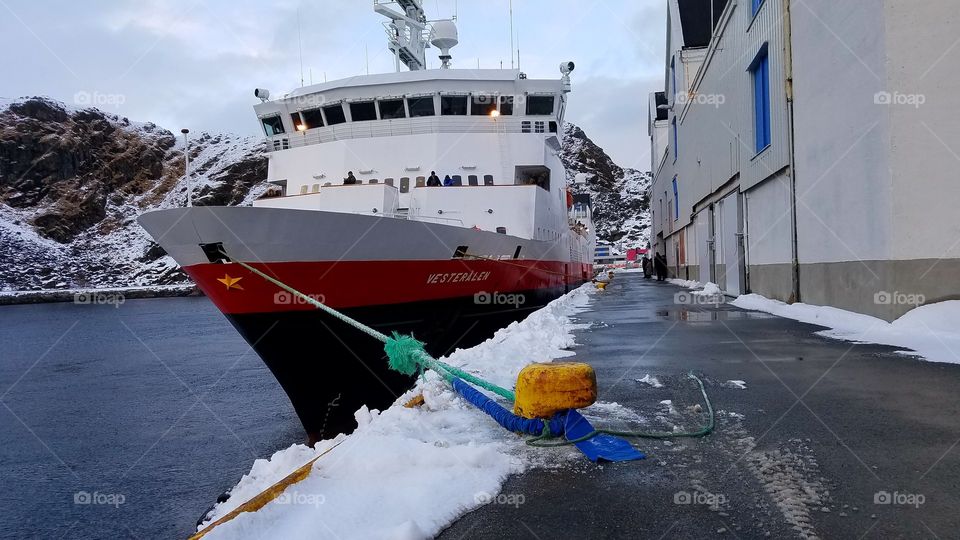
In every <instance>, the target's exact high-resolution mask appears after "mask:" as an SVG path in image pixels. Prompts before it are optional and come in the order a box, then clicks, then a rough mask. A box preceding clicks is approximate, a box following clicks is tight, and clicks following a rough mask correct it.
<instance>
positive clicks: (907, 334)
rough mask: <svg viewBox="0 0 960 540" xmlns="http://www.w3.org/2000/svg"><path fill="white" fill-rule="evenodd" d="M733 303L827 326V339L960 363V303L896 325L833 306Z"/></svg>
mask: <svg viewBox="0 0 960 540" xmlns="http://www.w3.org/2000/svg"><path fill="white" fill-rule="evenodd" d="M732 304H733V305H735V306H737V307H739V308H743V309H750V310H754V311H763V312H766V313H772V314H774V315H777V316H780V317H786V318H788V319H794V320H797V321H800V322H805V323H809V324H816V325H820V326H825V327H827V328H829V330H823V331H821V332H818V334H820V335H823V336H827V337H832V338H836V339H843V340H847V341H854V342H861V343H877V344H880V345H890V346H893V347H902V348H905V349H911V350H912V351H915V352H916V353H917V354H919V355H920V356H923V357H924V358H926V359H927V360H930V361H931V362H946V363H951V364H957V363H960V300H948V301H946V302H939V303H936V304H930V305H927V306H920V307H918V308H915V309H913V310H911V311H910V312H909V313H907V314H906V315H904V316H902V317H900V318H899V319H897V320H896V321H893V322H892V323H888V322H886V321H884V320H882V319H878V318H876V317H871V316H869V315H863V314H861V313H854V312H852V311H846V310H843V309H838V308H834V307H829V306H813V305H809V304H800V303H797V304H785V303H783V302H779V301H777V300H771V299H769V298H765V297H763V296H760V295H758V294H747V295H744V296H741V297H739V298H737V299H736V300H734V301H733V302H732ZM901 352H903V353H904V354H913V353H912V352H911V351H901Z"/></svg>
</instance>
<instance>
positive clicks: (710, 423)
mask: <svg viewBox="0 0 960 540" xmlns="http://www.w3.org/2000/svg"><path fill="white" fill-rule="evenodd" d="M688 375H689V377H690V378H691V379H693V380H695V381H697V385H698V386H699V387H700V394H701V395H703V401H704V403H705V404H706V405H707V415H708V419H707V424H706V425H704V426H703V427H701V428H700V429H698V430H696V431H686V432H680V433H675V432H669V431H661V432H656V431H654V432H649V431H620V430H615V429H597V430H594V431H592V432H590V433H588V434H586V435H584V436H583V437H580V438H578V439H574V440H572V441H552V442H543V441H545V440H546V439H550V438H551V435H550V428H549V427H548V426H547V425H546V423H544V428H543V433H541V434H540V435H537V436H536V437H534V438H532V439H529V440H527V444H529V445H530V446H538V447H551V446H567V445H570V444H575V443H578V442H581V441H586V440H588V439H592V438H594V437H596V436H597V435H600V434H605V435H615V436H618V437H631V438H636V439H680V438H691V437H706V436H707V435H709V434H711V433H713V429H714V427H715V426H716V418H715V414H714V412H713V404H712V403H710V397H709V396H707V390H706V388H704V387H703V381H702V380H700V377H697V376H696V375H694V374H693V372H692V371H691V372H690V373H689V374H688Z"/></svg>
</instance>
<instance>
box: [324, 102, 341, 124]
mask: <svg viewBox="0 0 960 540" xmlns="http://www.w3.org/2000/svg"><path fill="white" fill-rule="evenodd" d="M323 115H324V116H325V117H327V125H328V126H335V125H337V124H342V123H344V122H346V121H347V117H346V115H344V114H343V105H329V106H327V107H324V108H323Z"/></svg>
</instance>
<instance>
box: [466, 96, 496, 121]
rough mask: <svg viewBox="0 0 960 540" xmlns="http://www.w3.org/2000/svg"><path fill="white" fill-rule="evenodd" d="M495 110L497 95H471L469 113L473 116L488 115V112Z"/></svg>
mask: <svg viewBox="0 0 960 540" xmlns="http://www.w3.org/2000/svg"><path fill="white" fill-rule="evenodd" d="M496 110H497V96H489V95H479V96H473V106H472V107H471V109H470V114H471V115H473V116H490V113H491V112H493V111H496Z"/></svg>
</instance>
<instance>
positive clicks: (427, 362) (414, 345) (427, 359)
mask: <svg viewBox="0 0 960 540" xmlns="http://www.w3.org/2000/svg"><path fill="white" fill-rule="evenodd" d="M221 253H222V254H223V256H224V257H226V258H227V259H228V260H230V261H231V262H234V263H236V264H239V265H240V266H242V267H243V268H245V269H247V270H249V271H250V272H252V273H254V274H256V275H258V276H260V277H262V278H263V279H265V280H267V281H269V282H270V283H273V284H274V285H276V286H277V287H280V288H281V289H283V290H285V291H287V292H289V293H290V294H292V295H294V296H296V297H297V298H299V299H301V300H303V301H304V302H306V303H308V304H310V305H312V306H314V307H315V308H317V309H319V310H321V311H323V312H325V313H327V314H328V315H330V316H331V317H334V318H336V319H337V320H339V321H342V322H344V323H346V324H348V325H350V326H352V327H354V328H356V329H357V330H360V331H361V332H364V333H365V334H367V335H369V336H370V337H372V338H374V339H376V340H378V341H380V342H381V343H383V344H384V347H383V349H384V352H386V353H387V359H388V363H389V365H390V368H391V369H394V370H396V371H399V372H400V373H403V374H406V375H413V374H415V373H417V372H422V371H423V370H424V369H430V370H433V371H435V372H437V373H438V374H439V375H440V376H442V377H443V378H444V379H446V380H448V381H449V380H451V379H452V378H453V377H459V378H461V379H463V380H465V381H467V382H469V383H471V384H473V385H475V386H479V387H481V388H483V389H485V390H488V391H490V392H493V393H494V394H497V395H499V396H501V397H503V398H505V399H508V400H510V401H511V402H513V401H516V394H514V393H513V392H512V391H510V390H507V389H506V388H503V387H500V386H497V385H495V384H493V383H491V382H489V381H486V380H484V379H481V378H480V377H477V376H476V375H472V374H470V373H467V372H466V371H463V370H462V369H460V368H456V367H453V366H451V365H449V364H445V363H443V362H441V361H439V360H437V359H435V358H433V357H432V356H430V355H429V354H428V353H427V351H426V350H424V348H423V346H424V344H423V342H422V341H419V340H418V339H416V338H414V337H413V336H405V335H402V334H399V333H397V332H393V336H392V337H391V336H388V335H386V334H384V333H383V332H380V331H378V330H375V329H373V328H371V327H369V326H367V325H365V324H363V323H361V322H360V321H357V320H355V319H352V318H350V317H348V316H346V315H344V314H343V313H340V312H339V311H337V310H335V309H333V308H331V307H329V306H327V305H326V304H324V303H322V302H320V301H318V300H316V299H314V298H311V297H309V296H307V295H305V294H303V293H301V292H300V291H298V290H296V289H294V288H293V287H290V286H289V285H287V284H285V283H283V282H281V281H280V280H278V279H276V278H273V277H271V276H268V275H267V274H265V273H263V272H261V271H260V270H257V269H256V268H254V267H252V266H250V265H249V264H247V263H244V262H241V261H235V260H233V259H231V258H230V256H229V255H227V254H226V253H225V252H223V251H221ZM689 375H690V377H691V378H692V379H694V380H696V381H697V384H698V385H699V386H700V393H701V394H703V400H704V402H705V403H706V405H707V412H708V413H709V421H708V423H707V425H705V426H703V427H702V428H700V429H698V430H696V431H691V432H682V433H670V432H642V431H617V430H612V429H598V430H595V431H593V432H592V433H588V434H587V435H584V436H583V437H580V438H579V439H574V440H572V441H561V442H542V441H544V440H546V439H548V438H550V430H549V427H547V425H546V423H544V432H543V433H542V434H540V435H538V436H536V437H534V438H532V439H530V440H528V441H527V444H529V445H530V446H564V445H569V444H574V443H578V442H581V441H585V440H587V439H591V438H593V437H596V436H597V435H600V434H607V435H616V436H619V437H634V438H643V439H677V438H681V437H704V436H706V435H709V434H710V433H712V432H713V429H714V426H715V418H714V412H713V405H712V404H711V403H710V398H709V397H708V396H707V391H706V389H705V388H704V387H703V381H701V380H700V378H699V377H697V376H696V375H694V374H693V372H690V374H689Z"/></svg>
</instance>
